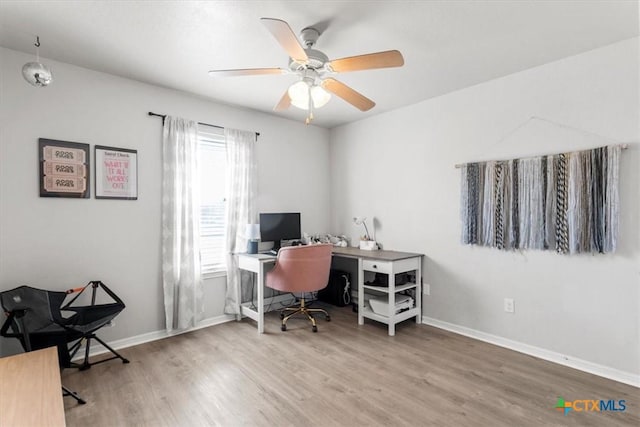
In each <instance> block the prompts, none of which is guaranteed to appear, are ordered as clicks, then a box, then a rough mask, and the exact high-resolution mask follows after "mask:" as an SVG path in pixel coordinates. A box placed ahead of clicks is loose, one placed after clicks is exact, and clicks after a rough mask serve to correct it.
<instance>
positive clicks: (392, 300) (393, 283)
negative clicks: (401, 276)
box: [387, 270, 396, 337]
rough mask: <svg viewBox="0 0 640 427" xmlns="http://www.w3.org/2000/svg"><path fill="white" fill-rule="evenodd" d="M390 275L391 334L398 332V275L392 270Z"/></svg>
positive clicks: (388, 275)
mask: <svg viewBox="0 0 640 427" xmlns="http://www.w3.org/2000/svg"><path fill="white" fill-rule="evenodd" d="M387 277H389V313H388V314H389V336H390V337H392V336H394V335H395V334H396V275H395V272H394V271H393V270H392V271H391V274H387Z"/></svg>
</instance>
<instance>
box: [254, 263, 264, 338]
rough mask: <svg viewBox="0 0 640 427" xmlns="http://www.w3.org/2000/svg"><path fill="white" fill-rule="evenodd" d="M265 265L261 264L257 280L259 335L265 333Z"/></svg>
mask: <svg viewBox="0 0 640 427" xmlns="http://www.w3.org/2000/svg"><path fill="white" fill-rule="evenodd" d="M264 268H265V265H264V263H260V267H259V268H258V277H257V278H256V279H257V281H258V283H257V284H256V287H257V288H258V301H257V303H258V333H259V334H263V333H264V279H265V274H264Z"/></svg>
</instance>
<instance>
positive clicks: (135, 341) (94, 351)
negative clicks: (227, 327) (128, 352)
mask: <svg viewBox="0 0 640 427" xmlns="http://www.w3.org/2000/svg"><path fill="white" fill-rule="evenodd" d="M232 320H236V316H235V315H231V314H223V315H222V316H216V317H210V318H208V319H204V320H202V321H201V322H200V323H199V324H198V326H196V327H194V328H191V329H187V330H184V331H177V332H172V333H169V332H167V331H166V330H162V331H154V332H147V333H146V334H140V335H136V336H133V337H129V338H123V339H120V340H115V341H111V342H109V343H107V344H108V345H109V346H111V347H112V348H113V349H114V350H120V349H123V348H127V347H133V346H135V345H140V344H145V343H148V342H151V341H157V340H161V339H163V338H169V337H173V336H176V335H181V334H185V333H187V332H193V331H197V330H198V329H202V328H208V327H209V326H214V325H219V324H221V323H226V322H230V321H232ZM108 351H109V350H107V349H106V348H105V347H103V346H102V344H100V343H98V342H96V341H95V340H94V341H93V342H92V344H91V347H90V349H89V354H90V355H91V356H98V355H100V354H104V353H107V352H108ZM82 358H84V347H83V348H81V349H80V350H79V351H78V352H77V353H76V357H74V358H73V361H74V362H75V361H78V360H81V359H82Z"/></svg>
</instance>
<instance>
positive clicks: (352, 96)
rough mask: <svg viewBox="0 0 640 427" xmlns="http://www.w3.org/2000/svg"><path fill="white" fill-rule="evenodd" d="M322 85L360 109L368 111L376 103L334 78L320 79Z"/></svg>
mask: <svg viewBox="0 0 640 427" xmlns="http://www.w3.org/2000/svg"><path fill="white" fill-rule="evenodd" d="M322 87H323V88H325V89H326V90H328V91H329V92H331V93H333V94H334V95H336V96H339V97H340V98H342V99H344V100H345V101H347V102H348V103H349V104H351V105H353V106H354V107H356V108H357V109H359V110H360V111H369V110H370V109H372V108H373V107H375V105H376V103H375V102H373V101H372V100H370V99H369V98H367V97H366V96H364V95H362V94H361V93H359V92H356V91H355V90H353V89H351V88H350V87H349V86H347V85H346V84H344V83H341V82H339V81H338V80H336V79H333V78H328V79H324V80H323V81H322Z"/></svg>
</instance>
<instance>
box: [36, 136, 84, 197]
mask: <svg viewBox="0 0 640 427" xmlns="http://www.w3.org/2000/svg"><path fill="white" fill-rule="evenodd" d="M38 162H39V164H40V167H39V178H40V197H74V198H80V199H88V198H89V193H90V190H89V144H81V143H79V142H67V141H56V140H55V139H46V138H39V139H38Z"/></svg>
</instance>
